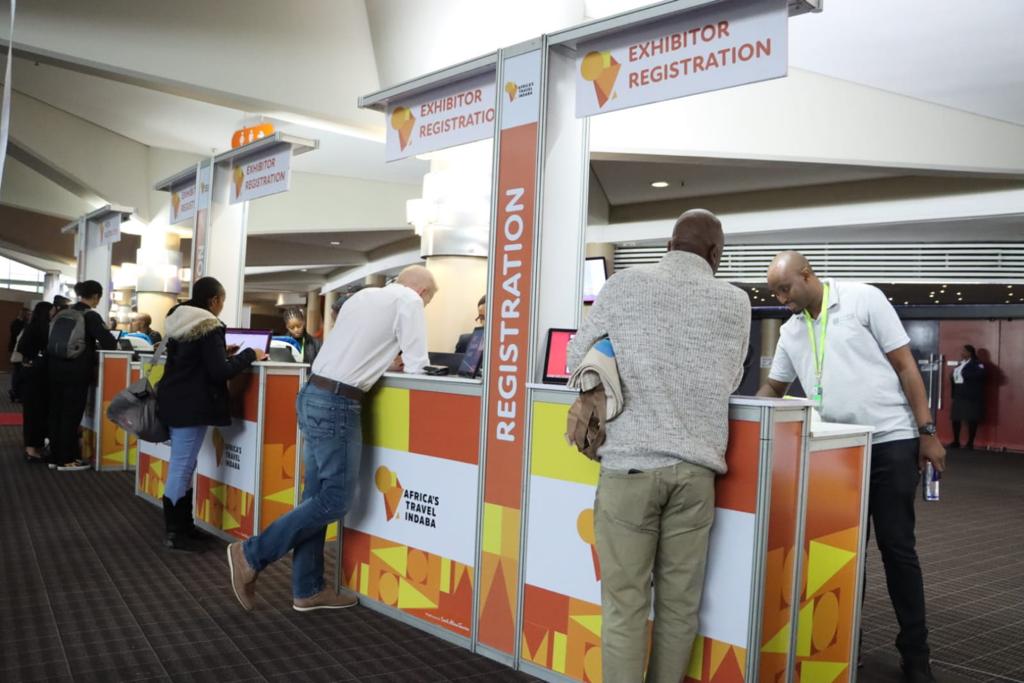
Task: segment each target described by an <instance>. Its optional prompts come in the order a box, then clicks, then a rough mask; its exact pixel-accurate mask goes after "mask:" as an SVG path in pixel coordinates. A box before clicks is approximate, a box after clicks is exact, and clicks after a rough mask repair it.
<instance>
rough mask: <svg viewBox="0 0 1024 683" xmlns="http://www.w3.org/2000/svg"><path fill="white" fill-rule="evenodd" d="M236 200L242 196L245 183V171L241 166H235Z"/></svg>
mask: <svg viewBox="0 0 1024 683" xmlns="http://www.w3.org/2000/svg"><path fill="white" fill-rule="evenodd" d="M234 181H235V199H238V197H239V196H240V195H241V194H242V183H244V182H245V170H244V169H243V168H242V167H241V166H235V174H234Z"/></svg>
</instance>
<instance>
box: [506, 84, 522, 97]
mask: <svg viewBox="0 0 1024 683" xmlns="http://www.w3.org/2000/svg"><path fill="white" fill-rule="evenodd" d="M518 91H519V86H518V85H516V84H515V83H513V82H512V81H509V82H508V83H506V84H505V92H506V93H508V101H509V102H511V101H512V100H514V99H515V98H516V93H517V92H518Z"/></svg>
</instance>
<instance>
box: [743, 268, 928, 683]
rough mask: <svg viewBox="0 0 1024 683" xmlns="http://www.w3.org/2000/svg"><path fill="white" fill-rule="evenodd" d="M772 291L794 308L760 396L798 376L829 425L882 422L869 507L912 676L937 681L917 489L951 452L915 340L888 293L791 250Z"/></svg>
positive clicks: (915, 680)
mask: <svg viewBox="0 0 1024 683" xmlns="http://www.w3.org/2000/svg"><path fill="white" fill-rule="evenodd" d="M768 287H769V288H770V289H771V291H772V294H774V295H775V298H777V299H778V300H779V302H780V303H782V304H783V305H785V306H786V307H787V308H788V309H789V310H790V311H792V312H793V314H794V315H793V317H792V318H790V319H789V321H788V322H787V323H786V324H785V325H783V326H782V330H781V332H780V335H779V344H778V347H777V348H776V350H775V359H774V360H773V362H772V369H771V372H770V373H769V375H768V382H767V383H766V384H765V385H764V386H762V387H761V389H760V390H759V391H758V395H759V396H772V397H781V396H783V395H784V394H785V393H786V390H787V389H788V388H789V385H790V383H791V382H792V381H793V380H794V379H797V378H799V379H800V384H801V385H802V386H803V388H804V392H805V393H806V395H807V397H808V398H809V399H811V400H813V401H814V402H815V403H816V404H817V406H818V411H819V412H820V414H821V417H822V419H824V420H825V421H826V422H845V423H850V424H861V425H868V426H871V427H874V428H875V431H874V434H873V436H872V443H873V446H872V449H871V490H870V493H869V499H868V513H869V515H870V516H871V521H872V524H873V527H874V534H875V538H876V540H877V543H878V549H879V551H880V552H881V554H882V562H883V563H884V565H885V579H886V583H887V584H888V587H889V597H890V599H891V600H892V604H893V608H894V609H895V610H896V618H897V620H898V621H899V624H900V633H899V636H898V637H897V638H896V647H897V649H899V651H900V655H901V657H902V666H903V671H904V674H905V676H906V677H907V680H909V681H911V682H912V683H930V682H931V681H934V680H935V678H934V677H933V675H932V672H931V665H930V663H929V649H928V629H927V627H926V625H925V605H924V582H923V580H922V577H921V565H920V563H919V562H918V559H917V550H916V549H915V547H914V544H915V539H914V494H915V492H916V490H917V484H918V482H919V480H920V470H921V468H923V467H924V464H925V461H926V460H928V461H931V463H932V464H933V465H934V466H935V468H936V469H938V470H939V471H942V469H943V468H944V467H945V462H946V451H945V449H944V448H943V446H942V444H941V443H940V442H939V440H938V438H937V437H936V436H935V425H934V423H933V422H932V416H931V409H930V408H929V407H928V399H927V395H926V393H925V389H924V382H923V380H922V379H921V373H920V371H919V370H918V368H917V362H916V361H915V360H914V357H913V355H911V353H910V338H909V337H908V336H907V333H906V331H905V330H904V329H903V324H902V323H901V322H900V319H899V317H898V316H897V315H896V311H895V310H894V309H893V307H892V306H891V305H890V304H889V301H888V300H887V299H886V298H885V295H884V294H882V292H881V291H880V290H879V289H877V288H875V287H872V286H870V285H866V284H862V283H856V282H836V281H835V280H830V279H825V280H819V279H818V277H817V276H816V275H815V274H814V270H813V269H812V268H811V265H810V263H808V262H807V259H806V258H804V256H803V255H801V254H799V253H798V252H795V251H787V252H783V253H781V254H779V255H778V256H776V257H775V260H774V261H773V262H772V265H771V267H770V268H769V269H768Z"/></svg>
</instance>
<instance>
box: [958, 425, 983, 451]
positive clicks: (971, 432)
mask: <svg viewBox="0 0 1024 683" xmlns="http://www.w3.org/2000/svg"><path fill="white" fill-rule="evenodd" d="M977 435H978V423H977V422H970V421H968V422H967V446H968V448H973V447H974V437H975V436H977ZM953 442H954V443H960V420H953Z"/></svg>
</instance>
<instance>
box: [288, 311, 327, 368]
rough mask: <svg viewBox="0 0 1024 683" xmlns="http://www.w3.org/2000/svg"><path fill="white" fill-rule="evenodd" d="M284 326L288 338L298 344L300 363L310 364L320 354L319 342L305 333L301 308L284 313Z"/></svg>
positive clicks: (304, 319) (304, 321)
mask: <svg viewBox="0 0 1024 683" xmlns="http://www.w3.org/2000/svg"><path fill="white" fill-rule="evenodd" d="M284 326H285V328H286V329H287V330H288V334H289V336H291V338H292V339H294V340H295V341H296V342H298V343H299V349H300V350H301V352H302V362H303V363H312V362H313V361H314V360H316V355H317V354H318V353H320V341H319V340H318V339H316V338H315V337H313V335H311V334H310V333H309V332H307V331H306V316H305V314H304V313H303V312H302V309H301V308H289V309H288V310H287V311H285V312H284Z"/></svg>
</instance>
